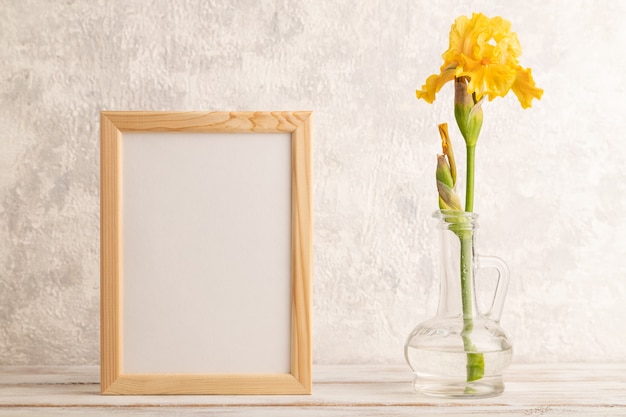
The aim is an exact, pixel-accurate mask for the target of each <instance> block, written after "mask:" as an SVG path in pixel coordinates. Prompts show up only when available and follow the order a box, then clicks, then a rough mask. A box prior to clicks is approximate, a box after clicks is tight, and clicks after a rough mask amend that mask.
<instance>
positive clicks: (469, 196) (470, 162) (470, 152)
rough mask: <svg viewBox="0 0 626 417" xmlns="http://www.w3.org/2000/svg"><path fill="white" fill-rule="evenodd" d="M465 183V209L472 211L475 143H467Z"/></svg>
mask: <svg viewBox="0 0 626 417" xmlns="http://www.w3.org/2000/svg"><path fill="white" fill-rule="evenodd" d="M466 149H467V184H466V185H465V211H467V212H470V213H471V212H473V211H474V159H475V158H474V157H475V155H476V145H467V147H466Z"/></svg>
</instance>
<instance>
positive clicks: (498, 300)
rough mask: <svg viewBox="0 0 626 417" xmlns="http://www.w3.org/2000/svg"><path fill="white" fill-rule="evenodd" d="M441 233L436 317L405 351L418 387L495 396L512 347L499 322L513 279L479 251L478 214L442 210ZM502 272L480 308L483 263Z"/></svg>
mask: <svg viewBox="0 0 626 417" xmlns="http://www.w3.org/2000/svg"><path fill="white" fill-rule="evenodd" d="M434 217H435V218H436V219H437V221H438V222H437V229H438V231H439V237H440V242H439V243H440V274H441V282H440V295H439V307H438V309H437V314H436V315H435V317H433V318H431V319H430V320H427V321H425V322H423V323H421V324H419V325H418V326H417V327H415V329H413V331H412V332H411V334H410V335H409V337H408V339H407V341H406V343H405V346H404V354H405V358H406V360H407V362H408V363H409V365H410V367H411V369H412V370H413V373H414V380H413V387H414V389H415V390H416V391H417V392H419V393H422V394H426V395H430V396H439V397H492V396H496V395H499V394H500V393H502V391H503V390H504V384H503V382H502V373H503V371H504V370H505V369H506V368H507V367H508V366H509V364H510V363H511V359H512V347H511V344H510V343H509V340H508V338H507V336H506V334H505V333H504V330H503V329H502V328H501V327H500V324H499V321H500V315H501V313H502V307H503V305H504V298H505V296H506V292H507V288H508V285H509V272H508V268H507V266H506V264H505V263H504V262H503V261H502V260H501V259H499V258H496V257H493V256H480V255H476V254H475V253H474V236H475V231H476V229H477V223H476V219H477V217H478V216H477V215H476V214H474V213H467V212H456V211H444V210H441V211H437V212H435V213H434ZM487 268H489V269H493V270H495V271H496V273H497V275H498V280H497V286H496V289H495V293H494V295H493V301H492V302H491V305H490V307H489V309H488V310H487V311H484V312H482V311H479V308H478V304H477V297H476V291H475V285H474V284H475V281H478V282H480V276H479V275H480V274H479V273H478V272H479V271H480V270H482V269H487Z"/></svg>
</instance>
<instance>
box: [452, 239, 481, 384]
mask: <svg viewBox="0 0 626 417" xmlns="http://www.w3.org/2000/svg"><path fill="white" fill-rule="evenodd" d="M458 235H459V239H460V240H461V301H462V304H463V331H462V333H461V336H462V337H463V347H464V349H465V352H466V354H467V382H471V381H476V380H478V379H480V378H482V377H483V375H484V372H485V360H484V357H483V354H482V353H477V352H476V346H474V344H473V343H472V339H471V334H472V330H474V320H473V315H474V314H473V308H472V257H473V253H472V232H471V231H468V230H464V231H460V232H459V233H458Z"/></svg>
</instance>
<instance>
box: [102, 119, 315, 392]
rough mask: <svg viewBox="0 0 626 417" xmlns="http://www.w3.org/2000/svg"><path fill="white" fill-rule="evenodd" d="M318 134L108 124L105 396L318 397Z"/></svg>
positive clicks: (266, 123) (268, 124)
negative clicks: (314, 285)
mask: <svg viewBox="0 0 626 417" xmlns="http://www.w3.org/2000/svg"><path fill="white" fill-rule="evenodd" d="M311 127H312V114H311V112H306V111H303V112H116V111H103V112H101V180H100V181H101V190H100V192H101V393H102V394H310V393H311V388H312V383H311V367H312V355H311V317H310V316H311V274H312V201H311V195H312V186H311V178H312V177H311ZM224 152H225V153H224ZM240 159H241V160H242V162H237V163H238V164H240V166H239V167H238V168H233V165H234V164H235V160H237V161H239V160H240ZM208 161H211V162H208ZM216 167H219V169H218V168H216ZM270 171H271V174H270ZM246 175H247V177H246ZM216 184H217V185H216ZM233 184H234V185H233ZM285 184H286V185H285ZM285 187H286V189H285ZM267 190H270V191H267ZM272 193H274V196H273V197H272V196H270V198H266V195H267V194H272ZM235 194H236V195H238V196H239V197H237V198H240V200H237V199H234V200H232V201H231V198H232V196H233V195H235ZM251 198H254V199H261V198H264V200H263V201H262V202H258V201H257V200H250V199H251ZM250 201H252V203H250ZM190 206H193V207H191V208H190ZM216 206H219V207H216ZM285 210H286V211H285ZM231 212H234V213H235V214H232V215H230V217H227V214H228V213H231ZM189 213H192V214H189ZM285 213H286V215H285ZM194 216H195V217H194ZM222 216H224V217H222ZM224 219H226V220H224ZM217 224H219V231H217V232H216V231H215V230H214V229H212V228H213V227H214V226H215V225H217ZM196 226H197V227H196ZM216 227H217V226H216ZM277 230H278V231H277ZM284 230H286V232H285V231H284ZM218 233H221V234H220V235H219V236H220V237H219V238H217V237H216V238H213V236H218ZM270 235H271V236H270ZM225 240H228V241H229V243H228V244H229V245H234V246H228V248H229V249H225V247H226V246H227V244H226V243H224V241H225ZM231 240H232V242H230V241H231ZM285 242H286V243H285ZM251 245H252V246H251ZM207 248H209V249H207ZM242 248H244V249H242ZM266 248H267V250H268V251H270V252H267V253H270V255H265V253H266V252H265V251H266ZM257 251H258V253H257ZM209 252H210V253H209ZM213 252H215V253H216V254H214V253H213ZM207 258H211V259H212V260H211V261H206V259H207ZM275 258H276V259H279V260H281V261H280V262H279V261H276V259H275ZM285 260H286V261H285ZM222 261H223V262H222ZM216 264H219V265H220V266H219V267H217V266H215V265H216ZM248 264H250V265H251V266H250V267H249V268H251V270H247V271H244V272H241V271H239V269H237V271H238V272H237V274H239V275H237V277H236V278H235V274H234V273H233V274H232V276H231V273H230V272H229V271H231V269H233V268H235V267H236V268H239V266H240V265H248ZM224 265H226V266H224ZM214 268H221V269H214ZM229 268H230V269H229ZM162 271H167V272H162ZM216 271H217V272H216ZM266 271H270V272H266ZM272 271H273V272H272ZM275 271H278V272H275ZM233 282H234V283H233ZM228 285H231V286H232V287H231V288H225V287H226V286H228ZM248 287H250V288H248ZM244 293H245V295H244ZM273 293H280V294H278V295H275V294H273ZM207 300H208V301H207ZM257 300H262V301H258V303H259V304H258V305H257V304H256V302H257ZM276 300H278V301H276ZM268 306H270V307H268ZM273 306H278V307H276V308H275V309H274V307H273ZM244 310H245V312H242V311H244ZM248 310H250V311H248ZM235 316H237V317H236V318H235ZM231 319H232V320H234V321H232V320H231ZM273 322H275V324H273ZM272 326H274V327H272ZM268 329H269V330H268ZM276 329H277V330H276ZM255 332H256V333H255ZM248 345H249V346H248ZM166 346H167V347H166ZM218 346H219V347H218ZM264 355H265V356H264ZM267 364H271V365H267ZM257 365H259V366H257ZM264 367H266V368H267V369H266V368H264Z"/></svg>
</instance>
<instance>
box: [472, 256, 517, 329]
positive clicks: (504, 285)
mask: <svg viewBox="0 0 626 417" xmlns="http://www.w3.org/2000/svg"><path fill="white" fill-rule="evenodd" d="M477 258H478V259H477V261H478V268H479V269H495V270H496V271H497V272H498V283H497V285H496V291H495V294H494V296H493V302H492V303H491V308H490V309H489V311H488V312H487V314H486V315H487V316H489V317H491V318H493V319H495V320H496V321H500V316H501V315H502V308H503V307H504V298H505V297H506V292H507V290H508V289H509V281H510V277H509V267H508V266H507V265H506V263H505V262H504V261H503V260H502V259H500V258H498V257H495V256H481V255H479V256H478V257H477Z"/></svg>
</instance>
